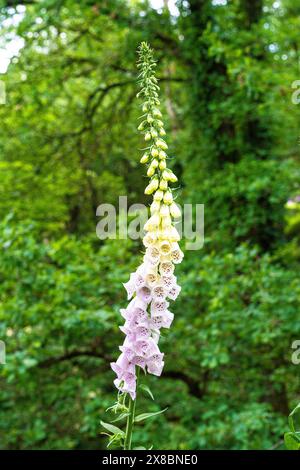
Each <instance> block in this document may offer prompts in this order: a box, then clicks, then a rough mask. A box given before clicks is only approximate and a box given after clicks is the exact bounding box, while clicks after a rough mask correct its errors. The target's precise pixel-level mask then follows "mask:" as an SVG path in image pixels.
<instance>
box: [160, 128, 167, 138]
mask: <svg viewBox="0 0 300 470" xmlns="http://www.w3.org/2000/svg"><path fill="white" fill-rule="evenodd" d="M159 135H160V136H161V137H164V136H165V135H166V131H165V130H164V129H160V131H159Z"/></svg>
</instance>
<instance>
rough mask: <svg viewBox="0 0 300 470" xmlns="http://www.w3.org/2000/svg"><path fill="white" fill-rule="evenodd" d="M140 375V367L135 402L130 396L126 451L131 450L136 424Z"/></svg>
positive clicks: (125, 442) (137, 375)
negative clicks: (134, 425)
mask: <svg viewBox="0 0 300 470" xmlns="http://www.w3.org/2000/svg"><path fill="white" fill-rule="evenodd" d="M139 375H140V368H139V367H138V370H137V374H136V397H135V400H133V399H132V398H131V397H130V396H129V415H128V417H127V424H126V433H125V441H124V450H131V441H132V432H133V424H134V417H135V407H136V400H137V390H138V380H139Z"/></svg>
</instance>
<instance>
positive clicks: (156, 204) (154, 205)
mask: <svg viewBox="0 0 300 470" xmlns="http://www.w3.org/2000/svg"><path fill="white" fill-rule="evenodd" d="M159 209H160V202H159V201H153V202H152V204H151V206H150V212H151V214H154V213H155V212H159Z"/></svg>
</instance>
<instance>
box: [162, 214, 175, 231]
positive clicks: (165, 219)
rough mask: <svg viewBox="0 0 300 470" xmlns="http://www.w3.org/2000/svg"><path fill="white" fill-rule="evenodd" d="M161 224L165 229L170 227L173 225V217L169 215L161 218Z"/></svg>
mask: <svg viewBox="0 0 300 470" xmlns="http://www.w3.org/2000/svg"><path fill="white" fill-rule="evenodd" d="M161 226H162V228H163V230H165V229H169V228H170V227H171V226H172V219H171V217H170V216H169V215H168V216H166V217H163V218H162V219H161Z"/></svg>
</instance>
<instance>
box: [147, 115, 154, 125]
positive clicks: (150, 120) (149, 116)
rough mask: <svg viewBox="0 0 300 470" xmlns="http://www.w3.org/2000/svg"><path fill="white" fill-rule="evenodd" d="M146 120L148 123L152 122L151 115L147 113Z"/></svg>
mask: <svg viewBox="0 0 300 470" xmlns="http://www.w3.org/2000/svg"><path fill="white" fill-rule="evenodd" d="M147 121H148V122H149V124H152V122H153V121H154V119H153V116H151V114H148V116H147Z"/></svg>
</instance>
